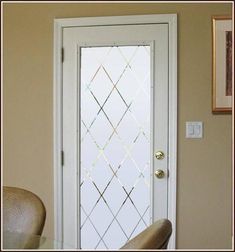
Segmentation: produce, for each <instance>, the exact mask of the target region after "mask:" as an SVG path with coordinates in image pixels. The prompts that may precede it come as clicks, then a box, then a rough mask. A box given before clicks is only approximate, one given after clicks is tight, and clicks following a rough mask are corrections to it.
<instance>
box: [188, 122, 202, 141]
mask: <svg viewBox="0 0 235 252" xmlns="http://www.w3.org/2000/svg"><path fill="white" fill-rule="evenodd" d="M202 134H203V127H202V122H186V138H202Z"/></svg>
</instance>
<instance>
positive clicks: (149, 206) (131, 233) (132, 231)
mask: <svg viewBox="0 0 235 252" xmlns="http://www.w3.org/2000/svg"><path fill="white" fill-rule="evenodd" d="M149 207H150V206H149V205H148V206H147V208H146V210H145V211H144V213H143V214H142V215H141V216H142V218H143V217H144V215H145V213H146V212H147V211H148V209H149ZM140 221H141V219H139V221H138V222H137V224H136V226H135V227H134V229H133V231H132V232H131V234H130V235H129V237H128V240H130V238H131V236H132V234H133V233H134V232H135V230H136V228H137V227H138V225H139V223H140ZM146 227H147V225H146Z"/></svg>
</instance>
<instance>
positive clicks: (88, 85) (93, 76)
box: [86, 47, 113, 89]
mask: <svg viewBox="0 0 235 252" xmlns="http://www.w3.org/2000/svg"><path fill="white" fill-rule="evenodd" d="M112 49H113V47H110V48H109V50H108V52H107V53H106V55H105V57H104V59H103V61H100V60H98V59H97V58H96V60H97V61H98V62H99V64H100V65H99V67H98V69H97V71H95V73H94V75H92V78H91V80H90V82H89V83H88V84H87V85H86V87H87V88H88V89H89V87H90V86H91V84H92V82H93V80H94V78H95V77H96V75H97V73H98V71H99V70H100V68H101V66H102V65H103V63H104V62H105V60H106V59H107V57H108V55H109V54H110V52H111V51H112Z"/></svg>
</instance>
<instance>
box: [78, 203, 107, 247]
mask: <svg viewBox="0 0 235 252" xmlns="http://www.w3.org/2000/svg"><path fill="white" fill-rule="evenodd" d="M80 206H81V208H82V210H83V212H84V214H85V215H86V216H87V213H86V211H85V209H84V208H83V206H82V205H81V204H80ZM88 219H89V221H90V223H91V225H92V227H93V228H94V230H95V231H96V233H97V234H98V236H99V237H100V239H101V240H102V242H103V243H104V246H105V247H106V249H108V246H107V245H106V243H105V241H104V240H103V239H102V237H101V235H100V233H99V231H98V230H97V229H96V227H95V225H94V223H93V222H92V220H91V219H90V216H88ZM81 229H82V227H81Z"/></svg>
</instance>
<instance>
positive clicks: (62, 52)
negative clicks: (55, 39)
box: [61, 47, 64, 63]
mask: <svg viewBox="0 0 235 252" xmlns="http://www.w3.org/2000/svg"><path fill="white" fill-rule="evenodd" d="M61 61H62V63H63V62H64V48H63V47H62V48H61Z"/></svg>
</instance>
